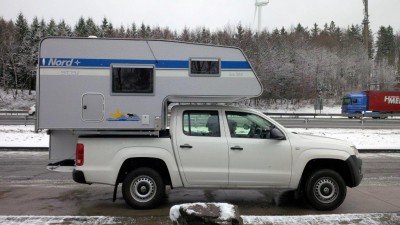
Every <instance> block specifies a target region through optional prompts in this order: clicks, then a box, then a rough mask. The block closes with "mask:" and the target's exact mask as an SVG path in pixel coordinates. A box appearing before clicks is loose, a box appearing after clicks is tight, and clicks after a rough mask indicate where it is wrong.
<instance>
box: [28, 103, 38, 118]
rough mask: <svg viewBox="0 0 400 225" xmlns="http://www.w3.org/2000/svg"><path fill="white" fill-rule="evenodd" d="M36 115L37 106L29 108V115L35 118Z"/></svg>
mask: <svg viewBox="0 0 400 225" xmlns="http://www.w3.org/2000/svg"><path fill="white" fill-rule="evenodd" d="M35 114H36V104H35V105H33V106H31V107H29V110H28V115H30V116H34V115H35Z"/></svg>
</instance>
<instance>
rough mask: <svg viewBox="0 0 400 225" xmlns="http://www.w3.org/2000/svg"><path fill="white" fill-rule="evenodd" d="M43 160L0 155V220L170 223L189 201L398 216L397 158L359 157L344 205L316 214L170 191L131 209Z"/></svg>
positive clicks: (245, 195)
mask: <svg viewBox="0 0 400 225" xmlns="http://www.w3.org/2000/svg"><path fill="white" fill-rule="evenodd" d="M47 158H48V153H47V152H4V151H3V152H1V151H0V216H1V215H15V216H27V215H29V216H32V215H36V216H65V215H68V216H112V217H118V218H119V217H122V218H129V219H130V220H134V222H132V224H170V222H169V219H168V214H169V209H170V207H171V206H173V205H176V204H181V203H189V202H229V203H232V204H236V205H238V207H239V210H240V212H241V214H242V215H316V214H327V213H331V214H349V213H397V214H399V213H400V173H399V171H400V153H369V154H362V158H363V160H364V174H365V178H364V180H363V181H362V183H361V185H360V186H359V187H356V188H353V189H350V188H349V189H348V194H347V198H346V200H345V201H344V203H343V204H342V206H341V207H339V208H338V209H336V210H334V211H331V212H321V211H316V210H314V209H312V208H311V207H310V206H308V205H307V204H306V203H305V202H304V201H303V200H294V199H293V198H292V197H290V196H288V195H285V194H282V193H280V192H279V191H264V190H203V189H192V190H184V189H176V190H169V191H168V192H169V195H168V197H166V198H165V202H164V204H163V205H162V206H161V207H160V208H158V209H153V210H134V209H131V208H129V207H128V206H127V205H125V203H124V201H123V199H122V194H121V192H120V190H119V191H118V195H117V201H116V202H115V203H113V202H112V192H113V187H111V186H105V185H91V186H89V185H82V184H77V183H74V181H72V179H71V174H70V173H56V172H50V171H47V170H46V169H45V165H46V164H47ZM6 218H8V217H6ZM18 218H20V217H18ZM0 220H1V218H0Z"/></svg>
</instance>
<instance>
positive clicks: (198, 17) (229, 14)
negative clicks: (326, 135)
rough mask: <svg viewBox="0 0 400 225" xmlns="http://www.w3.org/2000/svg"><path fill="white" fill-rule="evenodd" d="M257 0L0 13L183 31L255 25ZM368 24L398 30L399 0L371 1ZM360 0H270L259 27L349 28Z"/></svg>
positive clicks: (52, 6) (128, 1) (45, 3)
mask: <svg viewBox="0 0 400 225" xmlns="http://www.w3.org/2000/svg"><path fill="white" fill-rule="evenodd" d="M254 3H255V0H67V1H59V0H0V17H3V18H4V19H7V20H9V19H12V20H14V21H15V20H16V18H17V15H18V13H19V12H22V13H23V14H24V16H25V17H26V18H27V19H28V21H29V23H30V22H31V21H32V18H33V17H35V16H37V17H38V18H39V19H41V18H43V19H45V20H46V21H49V20H50V19H52V18H53V19H55V21H56V22H59V21H60V20H61V19H65V21H66V22H67V23H68V24H69V25H71V26H75V24H76V23H77V21H78V19H79V17H81V16H83V17H84V18H88V17H91V18H93V19H94V21H95V22H96V23H97V24H100V23H101V21H102V19H103V18H104V17H107V19H109V21H111V22H112V23H113V25H114V27H119V26H121V25H123V26H125V27H126V26H128V25H130V24H132V22H135V23H136V24H137V25H141V24H142V23H144V24H146V25H150V26H151V27H152V26H161V27H169V28H170V29H172V30H177V31H181V30H182V29H183V28H184V27H185V26H187V27H189V28H191V29H194V28H196V27H199V26H205V27H208V28H210V29H211V30H213V31H214V30H216V29H223V28H224V27H225V26H227V25H230V26H236V25H237V24H238V23H239V22H240V23H242V25H244V26H247V27H252V28H255V27H256V24H255V22H256V21H257V20H254V12H255V5H254ZM369 14H370V22H371V28H372V29H373V32H374V33H375V32H376V31H377V30H378V28H379V27H380V26H382V25H383V26H388V25H391V26H392V27H393V29H394V31H395V32H400V0H369ZM362 19H363V3H362V0H270V3H269V4H268V5H267V6H265V7H263V9H262V26H263V27H264V28H266V29H268V30H269V31H271V30H273V29H274V28H276V27H278V28H281V27H282V26H285V27H286V28H290V27H291V26H295V25H297V24H298V23H301V24H302V25H303V26H305V27H309V28H311V27H312V25H313V24H314V23H317V24H318V25H319V26H320V27H322V26H323V25H324V24H325V23H330V21H335V23H336V24H337V25H338V26H340V27H344V28H347V27H348V26H349V25H351V24H361V21H362Z"/></svg>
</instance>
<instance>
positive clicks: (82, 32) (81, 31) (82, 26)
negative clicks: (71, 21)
mask: <svg viewBox="0 0 400 225" xmlns="http://www.w3.org/2000/svg"><path fill="white" fill-rule="evenodd" d="M88 33H89V32H88V28H87V27H86V22H85V19H84V18H83V17H80V18H79V20H78V23H77V24H76V25H75V30H74V34H75V36H77V37H87V36H88Z"/></svg>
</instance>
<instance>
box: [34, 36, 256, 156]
mask: <svg viewBox="0 0 400 225" xmlns="http://www.w3.org/2000/svg"><path fill="white" fill-rule="evenodd" d="M39 54H40V60H39V76H38V82H37V83H38V90H37V91H38V98H37V99H38V102H37V107H38V115H37V124H36V126H37V127H36V128H37V129H49V130H50V134H51V135H50V136H51V141H50V145H51V146H50V153H51V158H54V159H55V160H61V159H62V158H63V157H71V154H70V153H71V151H70V150H68V149H70V148H71V147H72V149H74V148H75V147H74V146H71V144H68V143H73V144H75V143H74V142H75V140H76V137H77V134H79V133H90V132H91V133H98V134H100V133H107V134H118V133H119V134H121V133H128V132H129V131H130V132H137V133H138V132H139V131H140V132H143V131H146V132H151V131H159V130H164V129H166V121H167V105H168V104H169V103H171V102H188V103H193V102H202V103H210V102H211V103H212V102H234V101H239V100H243V99H246V98H250V97H255V96H258V95H260V94H261V92H262V86H261V84H260V82H259V80H258V78H257V76H256V75H255V73H254V71H253V70H252V68H251V66H250V63H249V62H248V60H247V59H246V57H245V55H244V54H243V52H242V51H241V50H240V49H237V48H232V47H224V46H214V45H202V44H193V43H183V42H173V41H161V40H159V41H158V40H125V39H102V38H98V39H93V38H83V39H82V38H46V39H44V40H43V41H42V42H41V45H40V53H39ZM67 152H68V153H67Z"/></svg>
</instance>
